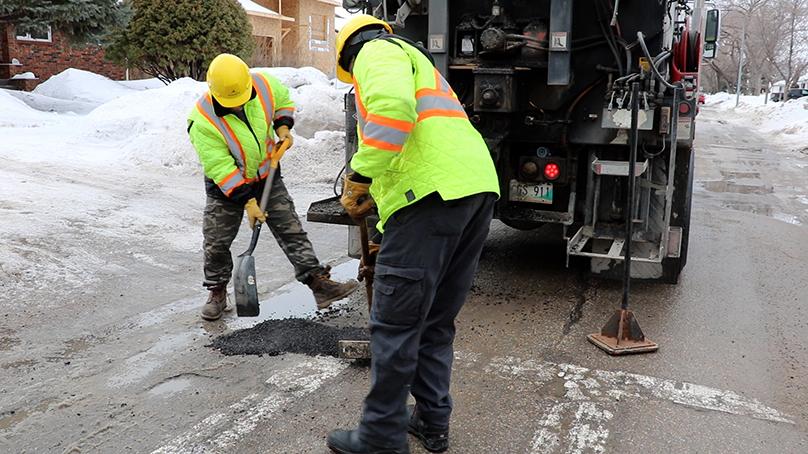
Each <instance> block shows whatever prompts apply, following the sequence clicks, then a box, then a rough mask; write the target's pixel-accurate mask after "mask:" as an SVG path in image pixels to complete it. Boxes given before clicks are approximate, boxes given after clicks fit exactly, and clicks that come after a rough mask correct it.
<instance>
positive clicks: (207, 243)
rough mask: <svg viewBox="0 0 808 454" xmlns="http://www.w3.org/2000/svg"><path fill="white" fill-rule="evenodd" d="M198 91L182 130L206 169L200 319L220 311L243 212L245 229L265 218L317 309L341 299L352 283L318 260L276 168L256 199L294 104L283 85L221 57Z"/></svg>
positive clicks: (285, 134) (235, 59)
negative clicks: (263, 199)
mask: <svg viewBox="0 0 808 454" xmlns="http://www.w3.org/2000/svg"><path fill="white" fill-rule="evenodd" d="M207 82H208V87H209V88H210V90H209V92H208V93H205V94H204V95H203V96H202V97H201V98H199V101H197V103H196V105H195V106H194V107H193V109H192V110H191V113H190V115H189V116H188V134H189V135H190V138H191V143H192V144H193V146H194V148H195V149H196V152H197V154H198V155H199V160H200V162H201V163H202V168H203V170H204V172H205V189H206V193H207V202H206V205H205V214H204V221H203V228H202V230H203V234H204V250H205V266H204V268H205V281H204V286H205V287H207V288H208V290H210V295H209V297H208V300H207V303H205V305H204V307H203V308H202V318H204V319H206V320H217V319H219V318H220V317H221V316H222V312H223V311H224V310H225V309H226V308H227V284H228V282H229V281H230V276H231V273H232V270H233V259H232V257H231V254H230V245H231V244H232V243H233V240H234V239H235V237H236V234H237V233H238V230H239V226H240V225H241V219H242V217H243V215H244V212H245V211H246V212H247V217H248V219H249V223H250V226H251V227H254V226H255V223H256V221H261V222H262V223H263V222H266V223H267V225H269V228H270V229H271V230H272V233H273V234H274V235H275V238H276V240H277V241H278V244H279V245H280V246H281V249H283V252H284V253H285V254H286V256H287V258H288V259H289V261H290V262H291V263H292V265H293V266H294V268H295V274H296V276H297V279H298V280H299V281H301V282H303V283H304V284H307V285H308V286H309V287H310V288H311V290H312V292H313V293H314V298H315V301H316V304H317V307H318V308H319V309H324V308H326V307H328V306H329V305H330V304H331V303H332V302H334V301H337V300H339V299H342V298H344V297H346V296H347V295H348V294H350V293H351V292H352V291H353V290H355V289H356V287H357V286H358V283H357V282H356V281H350V282H347V283H338V282H335V281H332V280H331V278H330V274H329V270H330V268H329V267H328V266H324V265H322V264H320V261H319V260H318V259H317V256H316V255H315V253H314V249H313V248H312V245H311V242H309V239H308V235H307V234H306V232H305V231H304V230H303V226H302V225H301V223H300V219H298V217H297V214H296V213H295V207H294V203H293V202H292V198H291V197H290V196H289V192H288V191H287V190H286V186H285V185H284V183H283V179H282V178H281V176H280V169H278V174H277V175H276V176H275V179H274V180H273V185H272V188H271V193H270V197H269V202H268V204H267V207H266V210H265V211H262V210H261V209H260V208H259V206H258V203H257V201H256V200H257V199H260V194H261V191H262V189H263V186H264V182H265V181H266V178H267V176H268V174H269V169H270V155H271V154H272V151H273V149H274V148H275V146H276V139H277V140H280V141H283V140H287V141H290V142H291V141H292V134H291V133H290V129H291V128H292V127H293V126H294V111H295V106H294V103H293V102H292V100H291V98H290V97H289V90H288V89H287V88H286V87H285V86H283V84H281V82H280V81H279V80H278V79H276V78H275V77H273V76H272V75H271V74H269V73H267V72H264V71H258V72H255V73H252V74H251V73H250V68H249V67H248V66H247V64H246V63H244V61H242V60H241V59H240V58H239V57H237V56H235V55H230V54H221V55H219V56H217V57H216V58H214V59H213V61H212V62H211V63H210V67H209V69H208V73H207Z"/></svg>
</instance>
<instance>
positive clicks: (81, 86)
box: [34, 68, 132, 104]
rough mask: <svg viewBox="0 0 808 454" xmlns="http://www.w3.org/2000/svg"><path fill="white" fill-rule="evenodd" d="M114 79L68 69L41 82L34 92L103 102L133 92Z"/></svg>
mask: <svg viewBox="0 0 808 454" xmlns="http://www.w3.org/2000/svg"><path fill="white" fill-rule="evenodd" d="M131 92H132V90H131V89H129V88H126V87H125V86H123V85H121V84H120V83H118V82H115V81H114V80H111V79H108V78H106V77H104V76H101V75H99V74H95V73H91V72H89V71H83V70H81V69H73V68H70V69H67V70H64V71H62V72H60V73H59V74H57V75H55V76H53V77H51V78H50V79H48V80H46V81H45V82H43V83H41V84H39V85H38V86H37V87H36V88H35V89H34V93H37V94H40V95H44V96H49V97H51V98H58V99H66V100H71V101H83V102H88V103H94V104H103V103H105V102H109V101H112V100H113V99H115V98H119V97H121V96H124V95H126V94H129V93H131Z"/></svg>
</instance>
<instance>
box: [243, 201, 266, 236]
mask: <svg viewBox="0 0 808 454" xmlns="http://www.w3.org/2000/svg"><path fill="white" fill-rule="evenodd" d="M244 211H246V212H247V219H249V221H250V228H251V229H255V222H256V221H261V223H262V224H263V223H264V222H266V221H267V215H266V213H264V212H263V211H261V208H260V207H259V206H258V202H256V201H255V197H253V198H252V199H250V200H248V201H247V203H246V204H245V205H244Z"/></svg>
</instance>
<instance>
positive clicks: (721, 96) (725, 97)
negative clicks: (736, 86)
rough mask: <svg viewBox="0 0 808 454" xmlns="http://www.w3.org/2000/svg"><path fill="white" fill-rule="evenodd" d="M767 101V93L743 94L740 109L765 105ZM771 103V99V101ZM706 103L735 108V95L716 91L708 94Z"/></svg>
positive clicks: (721, 108)
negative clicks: (756, 94)
mask: <svg viewBox="0 0 808 454" xmlns="http://www.w3.org/2000/svg"><path fill="white" fill-rule="evenodd" d="M765 102H766V97H765V95H761V96H746V95H741V99H740V103H739V104H738V107H737V108H738V109H749V108H754V107H757V106H763V105H764V104H765ZM769 103H771V101H769ZM705 105H707V106H710V107H714V108H716V109H718V110H729V109H735V108H736V107H735V95H734V94H732V93H723V92H722V93H715V94H712V95H706V99H705Z"/></svg>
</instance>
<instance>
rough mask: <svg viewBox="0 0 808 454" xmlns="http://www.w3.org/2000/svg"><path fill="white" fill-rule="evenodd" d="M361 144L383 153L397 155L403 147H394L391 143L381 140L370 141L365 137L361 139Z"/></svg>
mask: <svg viewBox="0 0 808 454" xmlns="http://www.w3.org/2000/svg"><path fill="white" fill-rule="evenodd" d="M362 143H363V144H365V145H367V146H369V147H373V148H378V149H379V150H384V151H391V152H393V153H398V152H400V151H401V149H402V148H404V146H403V145H396V144H393V143H389V142H385V141H383V140H377V139H372V138H369V137H365V138H363V139H362Z"/></svg>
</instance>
